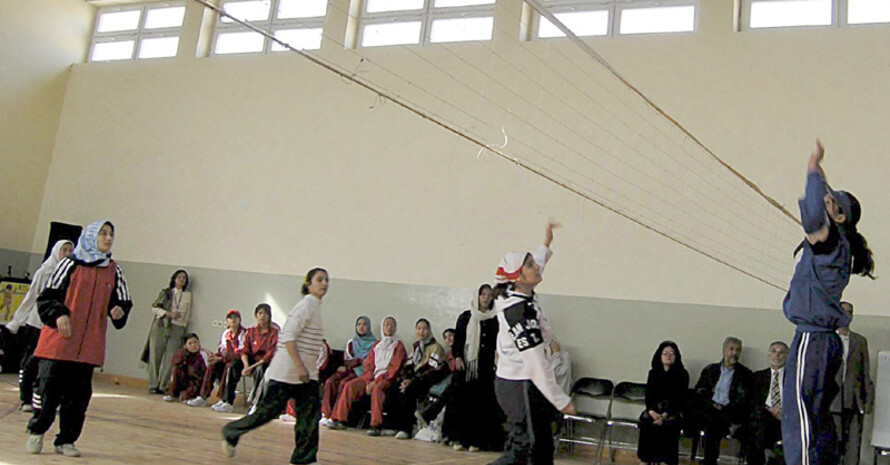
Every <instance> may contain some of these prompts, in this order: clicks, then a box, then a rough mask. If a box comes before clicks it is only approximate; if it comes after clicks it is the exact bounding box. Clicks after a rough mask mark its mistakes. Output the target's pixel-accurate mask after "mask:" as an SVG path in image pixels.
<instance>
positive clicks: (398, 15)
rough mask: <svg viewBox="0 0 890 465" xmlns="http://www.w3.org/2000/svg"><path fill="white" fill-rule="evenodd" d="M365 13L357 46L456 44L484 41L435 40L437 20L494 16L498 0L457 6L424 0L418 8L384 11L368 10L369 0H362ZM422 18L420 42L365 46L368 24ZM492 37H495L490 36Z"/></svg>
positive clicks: (362, 12)
mask: <svg viewBox="0 0 890 465" xmlns="http://www.w3.org/2000/svg"><path fill="white" fill-rule="evenodd" d="M361 3H362V5H361V17H360V18H359V25H358V32H357V34H356V35H357V37H356V48H380V47H400V46H401V47H404V46H412V45H413V46H419V45H431V44H443V43H444V44H453V43H461V42H484V41H480V40H473V41H457V42H454V41H450V42H432V41H431V40H430V39H431V35H432V31H433V22H435V21H438V20H443V19H472V18H492V21H493V20H494V7H495V3H490V4H485V5H470V6H456V7H441V8H436V7H435V6H434V5H435V0H424V2H423V8H419V9H415V10H396V11H384V12H378V13H369V12H368V2H367V0H362V2H361ZM414 21H420V38H419V41H418V42H417V43H410V44H398V45H373V46H364V45H362V42H363V41H364V36H365V26H368V25H376V24H388V23H407V22H414ZM492 37H494V24H493V23H492ZM488 40H489V41H490V40H491V39H488Z"/></svg>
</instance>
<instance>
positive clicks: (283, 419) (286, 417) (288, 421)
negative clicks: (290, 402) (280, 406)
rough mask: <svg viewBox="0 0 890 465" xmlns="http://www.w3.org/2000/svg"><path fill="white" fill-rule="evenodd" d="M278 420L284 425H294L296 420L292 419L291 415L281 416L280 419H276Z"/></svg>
mask: <svg viewBox="0 0 890 465" xmlns="http://www.w3.org/2000/svg"><path fill="white" fill-rule="evenodd" d="M278 419H279V420H281V421H283V422H285V423H294V422H296V421H297V419H296V418H294V416H293V415H288V414H286V413H285V414H284V415H281V416H280V417H278Z"/></svg>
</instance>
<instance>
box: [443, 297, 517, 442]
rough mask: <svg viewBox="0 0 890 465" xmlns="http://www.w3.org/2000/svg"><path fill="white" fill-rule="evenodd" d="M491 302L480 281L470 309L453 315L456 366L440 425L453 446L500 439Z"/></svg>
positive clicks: (494, 316) (495, 326)
mask: <svg viewBox="0 0 890 465" xmlns="http://www.w3.org/2000/svg"><path fill="white" fill-rule="evenodd" d="M493 306H494V299H492V289H491V286H490V285H488V284H483V285H481V286H479V290H478V292H477V293H476V298H475V299H473V300H472V302H471V305H470V309H469V310H467V311H465V312H463V313H462V314H461V315H460V316H459V317H458V318H457V326H456V328H455V334H454V347H453V349H452V350H453V353H454V361H455V368H456V370H457V374H456V375H455V376H454V377H453V378H452V380H453V381H452V382H453V385H454V394H453V395H454V397H453V398H452V401H451V402H449V404H448V407H447V408H446V409H445V422H444V424H443V426H442V433H443V436H445V437H447V438H448V439H449V441H452V442H454V448H455V449H457V450H463V449H464V448H468V449H469V450H470V451H473V452H475V451H477V450H479V449H486V450H498V449H500V448H501V447H502V446H503V443H504V430H503V428H502V427H501V425H502V424H503V416H504V414H503V413H502V412H501V410H500V408H498V406H497V399H496V398H495V395H494V371H495V362H494V353H495V351H496V345H497V336H498V319H497V313H495V312H493V311H492V307H493ZM428 421H429V420H428Z"/></svg>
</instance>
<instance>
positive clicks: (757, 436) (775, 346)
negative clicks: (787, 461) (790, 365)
mask: <svg viewBox="0 0 890 465" xmlns="http://www.w3.org/2000/svg"><path fill="white" fill-rule="evenodd" d="M787 358H788V345H787V344H785V343H784V342H782V341H776V342H773V343H772V344H770V345H769V368H766V369H763V370H760V371H756V372H754V375H753V379H754V381H753V392H752V395H751V403H752V406H751V407H752V410H751V421H750V423H749V425H748V430H749V434H748V436H749V437H748V443H747V445H746V449H747V450H748V454H747V461H748V465H763V463H764V459H765V451H766V450H767V449H768V448H770V447H772V446H773V445H774V444H775V443H776V442H777V441H779V440H781V439H782V382H783V380H784V376H785V360H786V359H787Z"/></svg>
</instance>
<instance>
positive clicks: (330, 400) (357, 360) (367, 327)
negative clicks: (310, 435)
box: [321, 315, 377, 426]
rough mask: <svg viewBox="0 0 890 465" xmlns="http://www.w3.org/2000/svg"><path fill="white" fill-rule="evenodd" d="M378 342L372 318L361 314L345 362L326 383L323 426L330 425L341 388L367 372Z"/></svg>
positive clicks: (344, 353)
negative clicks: (372, 329) (371, 354)
mask: <svg viewBox="0 0 890 465" xmlns="http://www.w3.org/2000/svg"><path fill="white" fill-rule="evenodd" d="M375 342H377V337H376V336H374V333H373V332H372V331H371V319H370V318H368V317H367V316H364V315H362V316H360V317H358V318H357V319H356V320H355V336H353V337H352V339H350V340H348V341H346V350H345V351H344V352H343V364H342V365H340V366H339V367H338V368H337V370H336V371H335V372H334V373H333V374H332V375H331V376H330V377H328V379H327V380H326V381H325V383H324V394H323V395H322V400H321V415H322V420H321V424H322V426H330V425H331V424H332V423H333V421H334V420H331V414H332V413H333V412H334V406H335V405H337V398H338V397H339V396H340V391H341V388H342V387H343V386H344V385H345V384H346V383H347V382H349V381H352V380H353V379H355V378H358V377H359V376H361V375H362V374H363V373H364V372H365V367H364V365H363V363H364V361H365V359H366V358H367V357H368V354H370V353H371V347H372V346H373V345H374V343H375Z"/></svg>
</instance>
